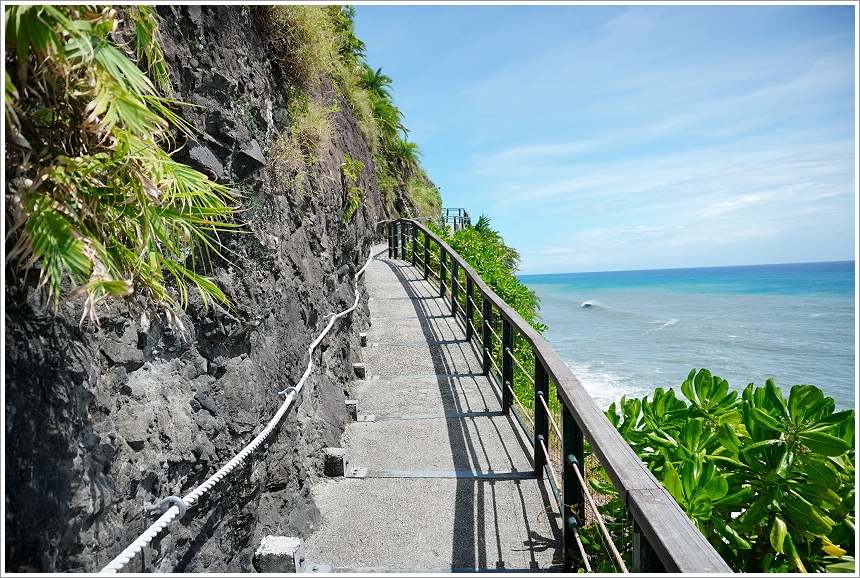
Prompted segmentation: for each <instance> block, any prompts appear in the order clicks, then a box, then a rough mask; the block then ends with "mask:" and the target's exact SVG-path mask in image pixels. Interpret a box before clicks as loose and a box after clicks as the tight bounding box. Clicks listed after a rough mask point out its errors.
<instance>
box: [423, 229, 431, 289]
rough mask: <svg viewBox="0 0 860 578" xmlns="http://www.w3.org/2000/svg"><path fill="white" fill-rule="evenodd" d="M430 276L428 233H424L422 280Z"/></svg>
mask: <svg viewBox="0 0 860 578" xmlns="http://www.w3.org/2000/svg"><path fill="white" fill-rule="evenodd" d="M429 278H430V235H427V234H426V233H425V234H424V280H425V281H426V280H427V279H429Z"/></svg>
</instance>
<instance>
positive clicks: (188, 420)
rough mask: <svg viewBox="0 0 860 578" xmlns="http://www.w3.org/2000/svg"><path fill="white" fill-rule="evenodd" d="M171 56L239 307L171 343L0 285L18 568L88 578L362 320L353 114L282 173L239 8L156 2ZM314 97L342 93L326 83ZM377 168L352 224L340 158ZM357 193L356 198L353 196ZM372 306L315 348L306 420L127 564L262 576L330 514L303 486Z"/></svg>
mask: <svg viewBox="0 0 860 578" xmlns="http://www.w3.org/2000/svg"><path fill="white" fill-rule="evenodd" d="M158 10H159V13H160V14H161V15H162V16H163V18H164V22H163V23H162V25H161V30H162V35H163V39H162V40H163V42H162V44H163V47H164V49H165V55H166V58H167V60H168V63H169V64H170V68H171V72H172V78H173V83H174V89H175V91H176V94H175V96H176V98H177V99H179V100H181V101H184V102H188V103H191V104H194V105H199V106H198V107H183V110H182V114H183V115H184V116H185V117H186V118H187V119H189V120H190V121H192V122H193V124H194V125H195V126H196V127H197V128H198V129H199V130H200V131H201V134H200V137H199V138H198V139H197V141H196V142H191V143H188V144H187V146H185V147H184V149H183V150H182V151H181V153H179V160H182V161H183V162H186V163H188V164H190V165H192V166H194V167H195V168H198V169H199V170H201V171H203V172H205V173H207V174H208V175H210V177H212V178H214V179H217V180H219V181H220V182H225V183H227V182H229V183H232V184H234V185H235V187H236V189H237V190H238V191H239V192H241V194H242V195H243V198H242V204H243V207H242V208H243V210H244V212H243V213H242V218H243V219H245V220H246V221H247V223H248V224H247V227H246V231H245V232H242V233H237V234H234V235H231V236H229V237H225V238H224V241H225V242H226V244H227V246H228V247H229V250H230V252H229V253H226V254H225V256H226V259H220V258H218V259H215V260H214V261H213V263H212V266H211V269H210V270H208V271H207V273H208V274H209V275H210V276H212V277H214V278H215V280H216V281H217V283H218V285H219V286H220V287H221V288H222V289H223V290H224V292H225V293H226V295H227V296H228V297H229V299H230V300H231V302H232V304H233V307H232V308H231V309H229V310H227V309H224V308H220V307H214V308H213V307H210V308H208V309H204V308H203V307H202V303H201V302H200V301H199V300H197V301H194V299H193V298H192V303H191V304H190V306H189V308H188V310H187V311H186V314H185V315H184V316H183V317H182V319H181V321H182V323H183V324H184V327H185V330H184V331H179V330H176V329H173V328H171V327H170V326H168V324H167V323H166V322H165V320H164V319H163V318H162V317H160V316H147V315H146V314H145V313H144V309H143V308H142V307H141V304H140V303H136V302H135V303H128V304H113V305H109V306H107V307H106V308H104V309H102V310H101V315H100V327H99V328H94V327H91V326H89V325H84V326H83V327H81V326H80V325H79V320H80V317H81V311H82V304H81V303H80V302H79V301H76V300H72V301H70V302H67V303H64V304H63V305H62V306H61V308H60V311H59V312H58V313H56V314H55V313H54V311H53V309H52V307H51V306H50V304H48V303H46V302H44V301H43V300H42V298H41V297H40V295H39V294H37V293H33V291H32V289H33V287H32V285H33V283H32V282H30V283H29V286H24V284H22V283H18V282H15V283H7V286H6V307H5V322H6V326H5V340H6V371H5V393H6V399H5V402H6V403H5V423H4V425H5V436H6V437H5V446H6V447H5V449H6V455H5V457H6V464H5V485H6V494H5V508H6V519H5V525H6V526H5V529H6V532H5V544H6V545H5V547H6V570H8V571H14V572H58V571H61V572H94V571H98V570H100V569H101V568H102V567H104V566H105V565H106V564H107V563H109V562H110V561H111V560H112V559H113V558H114V557H115V556H116V555H117V554H119V553H120V552H121V551H122V550H123V549H124V548H125V547H126V546H127V545H129V544H130V543H131V542H132V541H134V540H135V539H136V538H137V537H138V536H139V535H140V534H141V533H142V532H143V531H144V530H146V529H147V528H148V527H149V526H150V524H151V523H152V521H154V519H155V517H153V516H152V515H149V514H146V513H144V511H143V505H144V503H145V502H158V501H160V500H161V499H163V498H164V497H166V496H169V495H177V496H183V495H185V494H186V493H188V492H189V491H190V490H191V489H193V488H195V487H197V486H198V485H199V484H200V483H202V482H203V481H204V480H206V479H207V478H208V476H210V475H211V474H212V473H214V472H215V471H216V470H217V469H218V468H220V467H221V466H222V465H223V464H225V463H226V462H227V461H228V460H230V459H231V458H232V457H233V456H234V455H235V454H236V453H238V452H239V451H240V450H241V449H242V448H243V447H244V446H245V445H246V444H247V443H248V442H249V441H251V440H252V439H253V438H254V436H255V435H256V434H257V433H258V432H259V431H261V430H262V429H263V427H264V426H265V425H266V424H267V423H268V421H269V420H270V419H271V417H272V416H273V415H274V414H275V412H276V411H277V408H278V407H279V406H280V404H281V402H282V401H283V398H282V397H281V396H279V395H278V394H277V392H278V391H280V390H282V389H284V388H286V387H288V386H290V385H294V384H295V383H296V382H297V381H298V380H299V378H300V377H301V375H302V373H303V372H304V370H305V367H306V365H307V362H308V359H307V356H308V353H307V348H308V346H309V345H310V343H311V342H312V341H313V340H314V339H315V338H316V336H317V335H318V334H319V332H320V331H321V330H322V329H323V328H324V327H325V325H326V324H327V323H328V319H329V318H328V316H329V315H330V314H332V313H336V312H338V311H341V310H343V309H345V308H347V307H349V306H350V305H351V304H352V302H353V299H354V292H353V279H354V274H355V273H356V271H357V270H358V269H359V268H361V266H362V265H363V264H364V262H365V261H366V259H367V257H368V255H369V250H370V246H371V244H372V243H373V242H375V241H379V240H381V239H382V237H381V235H382V232H383V230H384V229H383V227H382V226H380V225H379V221H383V220H385V219H388V218H391V217H392V216H394V215H393V214H392V213H395V212H398V209H399V211H403V212H408V213H411V212H412V211H413V210H414V206H413V205H411V202H410V201H409V199H408V198H401V199H399V200H398V203H397V205H396V206H395V207H394V208H387V207H385V206H384V205H383V203H382V201H381V199H380V198H379V194H378V193H377V192H376V191H377V187H376V183H375V180H374V176H373V171H372V169H370V168H371V167H372V163H373V161H372V158H371V156H370V153H369V149H368V146H367V144H366V142H365V141H364V139H363V137H362V135H361V133H360V131H359V130H358V128H357V126H356V123H355V120H354V118H353V117H352V116H351V114H350V113H349V107H348V106H346V105H345V104H343V105H342V106H339V107H338V109H339V112H337V113H335V118H334V121H335V138H334V139H333V142H332V143H331V145H330V146H328V147H327V148H326V150H323V151H320V153H319V154H318V156H317V159H316V163H315V164H314V165H313V166H311V167H305V168H304V169H302V170H301V171H298V170H294V171H293V172H289V171H285V170H280V169H279V168H278V163H277V162H275V161H274V160H273V158H272V157H273V154H272V148H273V145H274V143H275V142H276V139H277V137H278V135H279V134H280V133H281V132H282V131H284V130H285V129H286V127H287V126H288V123H289V121H290V119H289V116H288V113H287V109H286V105H285V103H284V101H283V96H282V95H283V94H284V93H285V90H284V87H283V86H279V85H278V83H277V81H276V80H274V79H275V76H274V75H273V73H272V71H271V69H270V65H269V61H268V59H267V57H266V54H265V50H264V47H263V45H262V43H261V39H260V38H259V37H258V34H257V33H256V32H255V27H254V23H253V17H252V15H251V13H250V9H249V8H248V7H243V6H216V5H208V6H167V5H164V6H160V7H159V8H158ZM320 90H323V91H329V92H330V94H329V96H330V97H331V98H335V97H334V92H333V89H332V88H331V87H330V86H328V87H327V86H325V85H322V86H321V87H320ZM346 153H348V154H349V155H350V157H351V158H353V159H357V160H360V161H361V162H362V163H364V166H365V167H368V169H369V170H368V169H365V170H363V171H362V172H361V174H360V175H359V178H358V183H357V184H358V185H359V186H360V187H361V188H362V190H363V205H362V207H361V208H360V209H359V211H358V212H357V213H356V214H355V215H354V216H353V217H352V219H351V220H350V221H349V222H348V223H346V222H345V219H344V216H343V215H344V210H345V208H346V206H347V204H348V192H347V191H346V185H347V184H346V183H344V181H343V177H342V174H341V163H342V162H343V160H344V155H345V154H346ZM350 184H351V183H350ZM31 277H32V276H31ZM368 322H369V321H368V316H367V307H366V302H365V301H364V299H362V300H361V301H360V306H359V308H358V309H357V310H356V311H355V312H353V314H352V315H351V316H350V317H347V318H345V319H342V320H339V321H338V322H336V324H335V326H334V328H333V330H332V332H331V333H330V334H329V336H330V338H328V339H327V340H326V341H324V342H323V344H322V346H321V347H320V349H319V350H317V352H316V353H315V356H316V359H315V363H316V366H317V367H316V368H315V370H314V372H313V374H312V376H311V378H310V379H309V381H308V382H307V384H306V386H305V388H304V391H303V393H302V395H301V398H300V401H299V403H298V405H297V407H296V408H294V409H293V410H291V411H290V413H289V414H288V415H287V416H286V418H285V419H284V420H283V421H282V422H281V426H280V427H279V428H277V429H276V431H275V432H274V433H273V435H272V436H271V437H269V438H268V440H267V442H266V443H264V444H263V446H262V447H261V448H260V449H258V450H257V451H256V452H255V453H253V454H251V456H250V457H249V459H248V460H246V461H245V462H244V464H243V465H242V466H241V467H239V468H237V470H234V472H233V473H232V474H231V475H229V476H228V477H227V478H226V479H224V480H222V481H221V482H219V483H218V484H216V486H215V487H214V488H213V489H212V490H211V491H210V492H209V493H207V494H206V495H205V496H204V497H203V498H202V500H201V502H200V503H199V504H197V505H195V506H194V507H193V508H191V509H189V511H188V513H187V514H186V515H185V517H184V518H182V519H181V520H178V521H174V522H172V523H171V524H170V525H169V527H168V531H166V532H163V533H162V534H161V535H160V537H159V538H156V540H155V541H153V543H152V544H151V545H150V546H149V547H147V548H145V549H144V550H143V551H142V552H141V553H140V554H138V555H137V556H136V557H135V558H134V559H133V560H132V561H131V562H130V563H129V564H128V565H127V566H126V567H125V568H124V571H131V572H152V571H156V572H249V571H253V570H252V566H251V556H252V554H253V552H254V550H255V549H256V548H257V546H258V545H259V543H260V540H261V538H262V537H263V536H265V535H267V534H275V535H294V536H305V535H307V534H308V533H309V532H312V531H313V528H314V524H315V522H316V521H317V519H318V511H317V508H316V506H315V504H314V503H313V500H312V499H311V497H310V491H309V488H310V485H311V484H313V483H314V481H315V480H316V479H318V478H319V477H320V476H321V475H322V471H323V468H322V462H323V456H322V449H323V448H325V447H329V446H331V447H337V446H339V445H340V442H339V439H340V435H341V433H342V431H343V428H344V425H345V423H346V420H347V415H346V408H345V398H346V397H347V396H348V395H349V391H350V382H351V380H353V379H355V377H354V373H353V370H352V364H353V363H355V362H358V361H360V357H361V350H360V347H359V342H358V333H359V332H360V331H362V330H364V329H365V328H366V327H367V325H368Z"/></svg>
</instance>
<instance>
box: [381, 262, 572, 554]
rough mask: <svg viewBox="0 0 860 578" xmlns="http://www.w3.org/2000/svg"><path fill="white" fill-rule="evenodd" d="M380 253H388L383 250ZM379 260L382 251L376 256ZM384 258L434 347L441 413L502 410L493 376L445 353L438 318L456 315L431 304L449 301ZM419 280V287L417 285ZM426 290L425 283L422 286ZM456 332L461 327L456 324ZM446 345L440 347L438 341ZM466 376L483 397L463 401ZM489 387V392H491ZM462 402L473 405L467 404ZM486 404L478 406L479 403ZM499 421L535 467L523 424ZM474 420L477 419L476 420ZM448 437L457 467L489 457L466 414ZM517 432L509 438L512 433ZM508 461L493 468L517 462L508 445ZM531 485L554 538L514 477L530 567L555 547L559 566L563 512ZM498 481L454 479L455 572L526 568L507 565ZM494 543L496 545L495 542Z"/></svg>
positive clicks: (404, 266)
mask: <svg viewBox="0 0 860 578" xmlns="http://www.w3.org/2000/svg"><path fill="white" fill-rule="evenodd" d="M382 253H387V249H385V250H384V251H383V252H382ZM375 258H377V259H379V254H378V255H376V256H375ZM380 261H382V262H385V263H386V264H387V265H388V267H389V268H390V269H391V270H392V272H393V273H394V274H395V276H396V277H397V279H398V280H399V281H400V282H401V283H402V284H403V287H404V288H405V290H406V293H407V295H408V296H409V297H410V299H411V300H412V304H413V306H414V309H415V313H416V315H417V317H418V320H419V322H420V326H421V330H422V332H423V334H424V337H425V339H426V340H427V343H428V347H429V348H430V351H431V357H432V360H433V368H434V371H435V373H436V376H437V382H438V385H439V391H440V394H441V399H442V404H443V412H444V413H445V414H446V415H450V414H468V415H473V414H474V413H476V412H487V410H489V409H490V408H499V410H501V404H502V398H501V394H500V392H499V391H498V390H497V389H496V387H495V386H494V385H493V384H492V382H491V381H490V380H489V378H488V377H487V376H486V375H485V374H483V373H482V372H480V371H476V372H474V373H472V372H470V373H463V372H458V369H457V368H456V367H454V366H453V364H452V362H451V360H450V359H449V358H447V357H446V356H445V354H444V352H445V349H444V348H445V346H446V345H448V344H449V343H450V341H451V340H450V337H448V336H446V335H443V334H442V333H440V331H439V329H438V327H437V324H436V321H438V320H440V319H445V318H447V319H452V320H453V319H454V317H453V316H452V315H450V314H447V315H445V314H440V313H439V312H438V311H437V310H435V309H434V308H432V307H431V306H429V304H432V303H437V302H438V303H441V304H442V307H444V306H445V300H444V298H443V297H439V296H438V295H435V296H433V295H425V294H423V293H419V292H418V291H416V286H421V285H424V286H426V288H427V289H428V290H429V291H432V288H431V286H430V284H429V282H428V281H427V280H425V279H424V278H422V277H420V276H418V277H410V276H408V275H406V274H405V273H404V271H408V270H412V271H416V272H418V269H416V268H415V267H414V266H413V265H411V264H409V263H408V262H403V261H397V260H387V259H380ZM419 284H420V285H419ZM422 288H424V287H422ZM457 328H458V330H459V329H462V328H461V327H460V326H459V325H457ZM456 341H457V343H459V344H461V347H463V346H465V347H466V348H467V351H466V352H464V353H466V354H467V355H473V356H474V358H475V363H476V365H480V358H479V357H478V354H477V352H475V350H474V348H473V344H472V343H471V342H470V341H468V340H467V339H466V338H465V335H464V336H463V337H462V338H461V339H457V340H456ZM439 344H442V345H439ZM463 379H474V380H476V381H478V382H479V383H481V386H480V387H479V391H480V392H481V398H480V399H478V400H476V401H473V402H469V401H468V400H465V399H464V398H463V397H462V396H461V395H459V392H458V386H459V385H460V382H461V380H463ZM488 390H489V391H490V392H491V393H488ZM464 402H466V403H470V405H468V406H464V405H463V404H464ZM481 405H482V406H483V407H480V406H481ZM493 413H494V414H495V415H496V417H497V419H503V420H504V421H502V422H499V421H497V420H492V421H491V423H492V424H493V427H494V429H495V434H496V435H497V436H499V438H502V432H501V430H500V427H504V428H508V429H509V430H510V433H509V434H508V435H507V436H506V437H507V439H512V438H513V439H515V440H516V442H517V444H518V447H516V448H513V449H514V450H516V451H521V452H522V455H524V456H526V457H527V458H528V460H529V462H530V464H531V466H532V467H533V460H532V458H531V446H530V444H529V443H528V440H526V439H525V437H524V436H523V434H522V432H521V429H520V427H519V425H518V424H517V423H516V422H515V419H514V418H513V417H512V416H511V415H510V414H508V415H505V414H504V413H503V412H501V411H498V412H493ZM472 419H474V418H472ZM446 422H447V428H448V438H449V441H450V446H451V455H452V457H453V462H454V469H455V470H457V471H472V470H473V469H474V468H476V467H478V465H479V464H480V462H481V458H482V457H483V458H484V460H485V461H486V460H488V459H489V453H488V451H487V447H486V443H485V440H484V439H483V438H482V437H481V435H480V434H479V433H478V432H477V431H476V432H474V433H473V432H472V431H470V429H469V427H468V423H467V418H453V419H447V420H446ZM511 433H512V434H513V436H511V435H510V434H511ZM505 453H506V460H507V463H504V464H494V469H496V470H498V469H501V468H510V467H511V466H515V464H516V463H517V462H516V461H515V460H514V457H513V455H512V454H511V448H508V447H507V446H505ZM528 482H529V483H536V485H537V487H538V488H539V491H540V499H541V502H542V503H543V504H544V506H545V509H544V511H543V512H541V513H540V514H539V515H540V516H544V515H545V516H547V518H548V521H549V525H550V528H551V530H552V534H553V535H552V536H543V535H541V534H540V533H539V532H538V531H537V530H536V529H535V528H533V527H532V524H531V522H530V520H531V519H533V518H532V517H531V516H530V514H531V515H533V514H534V513H533V512H530V511H529V507H528V504H527V501H526V499H525V496H524V495H523V485H522V483H521V482H520V481H519V480H515V481H514V483H515V484H516V487H517V491H518V494H519V503H520V505H521V507H522V511H521V515H522V517H523V523H524V524H525V528H526V531H527V533H528V536H529V539H528V540H527V541H525V542H524V543H523V545H522V546H523V550H526V551H529V552H530V553H531V555H530V568H528V570H535V569H538V568H539V565H538V560H537V558H536V557H535V551H545V550H547V549H550V548H551V549H553V550H554V554H553V564H554V565H555V564H558V566H559V569H560V567H561V556H562V552H561V541H560V538H559V537H560V535H561V528H560V527H559V523H558V522H559V520H558V518H559V515H558V512H556V511H555V508H554V506H553V504H554V498H553V497H551V495H550V493H549V492H548V491H547V488H546V484H545V483H543V481H542V480H528ZM496 484H497V480H494V479H482V478H458V479H457V481H456V494H455V495H456V499H455V504H454V508H455V514H454V520H455V522H454V524H455V526H454V532H453V534H452V556H451V569H452V570H453V571H463V570H466V571H470V570H478V569H482V570H484V571H486V570H492V569H496V570H526V569H525V568H506V564H507V562H506V560H505V556H504V552H503V549H502V539H501V531H500V529H499V526H498V524H499V519H500V518H505V517H508V516H512V515H514V513H513V512H510V511H505V512H500V511H499V510H498V500H497V497H496ZM488 493H489V494H490V495H489V503H490V504H492V511H491V512H487V511H486V508H485V504H487V503H488V500H487V494H488ZM487 515H491V516H492V517H493V518H492V519H493V520H494V521H495V524H494V528H495V536H487V535H486V532H485V527H486V525H485V521H486V516H487ZM491 544H492V546H491ZM493 546H494V548H493V549H494V550H495V551H493V552H488V551H487V550H488V547H490V548H492V547H493ZM490 556H491V557H494V558H495V560H493V561H492V564H489V563H488V557H490Z"/></svg>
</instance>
